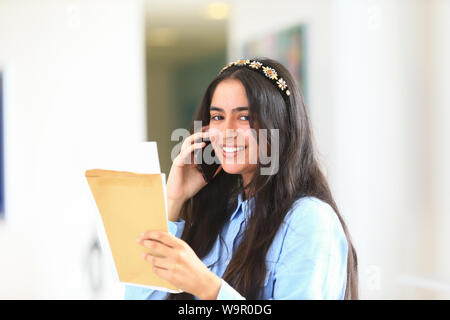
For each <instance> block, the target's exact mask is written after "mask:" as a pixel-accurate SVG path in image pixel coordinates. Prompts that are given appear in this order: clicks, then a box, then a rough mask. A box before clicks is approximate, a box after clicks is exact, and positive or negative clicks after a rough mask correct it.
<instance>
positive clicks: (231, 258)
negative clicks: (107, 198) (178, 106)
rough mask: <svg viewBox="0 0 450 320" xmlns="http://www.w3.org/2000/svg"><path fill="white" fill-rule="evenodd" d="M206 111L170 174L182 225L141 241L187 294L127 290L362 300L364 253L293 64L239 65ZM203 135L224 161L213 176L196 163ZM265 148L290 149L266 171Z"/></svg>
mask: <svg viewBox="0 0 450 320" xmlns="http://www.w3.org/2000/svg"><path fill="white" fill-rule="evenodd" d="M194 120H200V121H202V124H203V125H204V127H203V130H202V131H199V132H196V133H193V130H192V128H191V133H193V134H192V135H191V136H189V137H188V138H187V139H185V140H184V142H183V145H182V148H181V152H180V153H179V154H178V156H177V157H176V158H175V159H174V161H173V164H172V168H171V170H170V173H169V178H168V181H167V198H168V212H169V230H170V231H169V232H152V231H146V232H144V233H143V234H142V236H141V238H140V239H137V240H138V243H139V244H140V245H142V246H144V247H146V248H148V249H149V252H150V253H148V254H144V255H143V259H145V260H146V261H148V263H149V268H153V270H154V272H155V273H156V274H157V275H159V276H160V277H162V278H164V279H166V280H168V281H169V282H171V283H172V284H174V285H175V286H177V287H178V288H180V289H182V290H183V291H184V292H183V293H180V294H168V293H166V292H163V291H157V290H150V289H146V288H140V287H134V286H130V285H128V286H126V291H125V298H126V299H193V298H197V299H357V298H358V289H357V283H358V280H357V256H356V252H355V249H354V247H353V245H352V242H351V239H350V235H349V232H348V230H347V227H346V225H345V223H344V221H343V219H342V217H341V215H340V214H339V211H338V208H337V206H336V203H335V202H334V200H333V197H332V195H331V192H330V189H329V186H328V183H327V181H326V179H325V177H324V175H323V174H322V172H321V170H320V168H319V164H318V162H317V160H316V157H315V153H314V148H313V142H312V136H311V128H310V123H309V117H308V113H307V109H306V107H305V103H304V101H303V97H302V94H301V91H300V89H299V87H298V86H297V84H296V82H295V80H294V79H293V77H292V76H291V74H290V73H289V72H288V70H287V69H286V68H285V67H284V66H282V65H281V64H280V63H278V62H276V61H274V60H271V59H262V58H255V59H253V60H238V61H237V62H233V63H230V64H228V65H227V66H225V67H224V68H223V69H222V70H221V72H220V73H219V75H218V76H217V77H216V78H215V79H214V80H213V81H212V82H211V83H210V85H209V86H208V88H207V89H206V92H205V94H204V97H203V100H202V102H201V104H200V106H199V109H198V111H197V113H196V116H195V119H194ZM259 129H267V130H266V132H267V135H266V136H265V138H264V139H262V138H261V135H259V134H258V131H259ZM270 129H278V130H277V134H276V135H273V134H271V132H273V130H272V131H271V130H270ZM255 132H256V134H254V133H255ZM202 137H203V138H207V137H209V138H210V139H211V141H212V146H213V148H214V151H215V154H216V156H217V158H218V159H219V160H220V164H221V166H220V167H219V169H218V170H217V172H216V175H215V176H214V178H213V179H212V180H211V181H210V182H209V183H206V182H205V180H204V179H203V177H202V174H201V173H200V171H199V170H198V169H197V167H196V166H195V164H194V163H193V162H191V164H188V161H186V159H192V155H193V153H194V151H195V150H197V149H201V148H203V147H204V146H205V144H204V143H199V142H197V141H198V139H199V138H202ZM275 138H276V139H275ZM262 149H264V150H268V151H269V154H270V156H271V157H272V156H273V155H276V156H278V159H277V161H278V162H279V163H278V164H277V166H276V168H275V169H274V170H271V172H272V173H270V174H262V173H263V169H264V168H266V169H267V165H265V164H266V163H264V164H263V163H262V161H260V160H261V155H262V153H261V150H262ZM255 150H256V151H255ZM252 157H256V159H257V161H250V160H251V159H252ZM237 159H243V161H236V160H237ZM253 159H254V158H253ZM266 172H267V171H266ZM143 231H144V230H143Z"/></svg>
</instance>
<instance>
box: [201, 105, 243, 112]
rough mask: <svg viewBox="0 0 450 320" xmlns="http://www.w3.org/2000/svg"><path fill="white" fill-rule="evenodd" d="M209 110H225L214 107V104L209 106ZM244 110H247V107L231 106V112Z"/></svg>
mask: <svg viewBox="0 0 450 320" xmlns="http://www.w3.org/2000/svg"><path fill="white" fill-rule="evenodd" d="M209 110H210V111H221V112H225V110H223V109H222V108H219V107H215V106H211V107H210V108H209ZM246 110H248V107H236V108H233V109H232V110H231V113H236V112H239V111H246Z"/></svg>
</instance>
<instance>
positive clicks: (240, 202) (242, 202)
mask: <svg viewBox="0 0 450 320" xmlns="http://www.w3.org/2000/svg"><path fill="white" fill-rule="evenodd" d="M237 200H238V205H237V207H236V210H234V212H233V214H232V215H231V218H230V220H233V219H234V218H235V217H236V216H237V214H238V213H240V212H245V211H246V210H247V208H248V206H249V202H250V203H253V202H254V200H255V199H254V197H252V198H250V199H247V200H242V193H239V195H238V197H237ZM241 207H242V208H241Z"/></svg>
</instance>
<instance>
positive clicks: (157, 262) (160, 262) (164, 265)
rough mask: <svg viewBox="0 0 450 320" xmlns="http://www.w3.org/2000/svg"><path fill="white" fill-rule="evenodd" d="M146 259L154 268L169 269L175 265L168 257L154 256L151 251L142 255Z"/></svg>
mask: <svg viewBox="0 0 450 320" xmlns="http://www.w3.org/2000/svg"><path fill="white" fill-rule="evenodd" d="M142 257H143V258H144V260H145V261H147V262H149V263H151V264H152V265H153V267H154V268H158V269H165V270H169V268H171V267H172V266H173V263H170V262H169V260H168V259H166V258H161V257H155V256H152V255H151V254H150V253H144V254H143V255H142Z"/></svg>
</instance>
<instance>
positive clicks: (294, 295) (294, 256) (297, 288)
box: [271, 198, 348, 299]
mask: <svg viewBox="0 0 450 320" xmlns="http://www.w3.org/2000/svg"><path fill="white" fill-rule="evenodd" d="M302 201H303V202H302V203H301V205H300V206H298V207H297V208H296V209H295V210H294V211H293V212H292V215H291V216H290V218H289V219H288V224H287V228H286V229H285V230H284V231H285V232H284V237H283V239H282V246H281V251H280V254H279V258H278V261H277V263H276V264H275V268H274V275H273V296H272V297H271V298H272V299H343V297H344V294H345V286H346V279H347V274H346V270H347V250H348V245H347V239H346V237H345V234H344V231H343V229H342V226H341V224H340V222H339V219H338V218H337V215H336V214H335V213H334V211H333V209H332V208H331V207H330V206H329V205H328V204H326V203H325V202H322V201H320V200H318V199H315V198H307V199H303V200H302Z"/></svg>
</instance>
